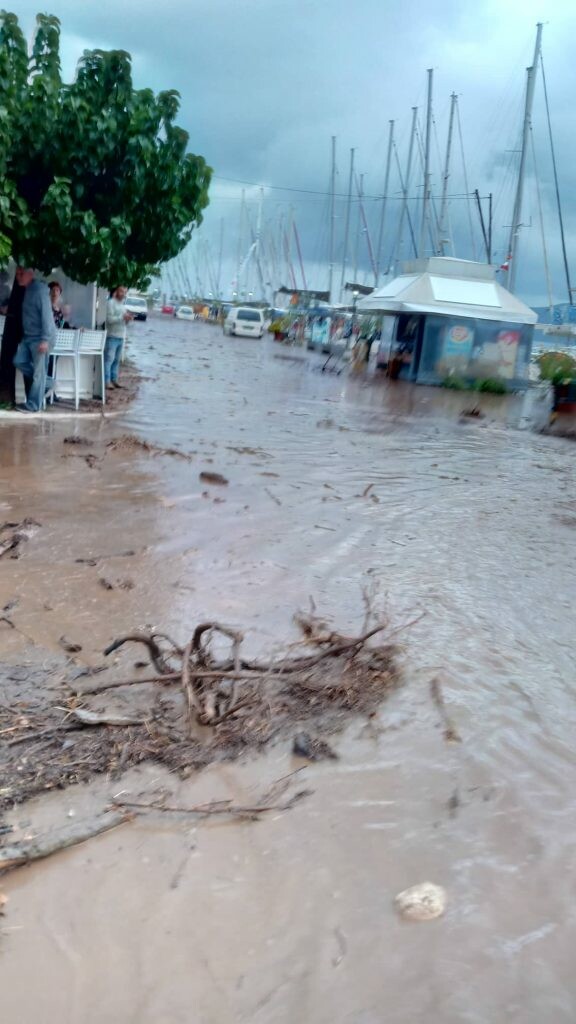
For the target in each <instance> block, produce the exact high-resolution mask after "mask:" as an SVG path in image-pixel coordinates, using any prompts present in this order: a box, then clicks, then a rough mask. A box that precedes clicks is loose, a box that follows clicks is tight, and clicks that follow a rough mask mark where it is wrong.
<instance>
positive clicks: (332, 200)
mask: <svg viewBox="0 0 576 1024" xmlns="http://www.w3.org/2000/svg"><path fill="white" fill-rule="evenodd" d="M335 223H336V136H335V135H333V136H332V170H331V173H330V252H329V257H328V263H329V267H328V302H332V278H333V275H334V228H335Z"/></svg>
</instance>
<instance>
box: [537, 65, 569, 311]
mask: <svg viewBox="0 0 576 1024" xmlns="http://www.w3.org/2000/svg"><path fill="white" fill-rule="evenodd" d="M540 67H541V70H542V84H543V86H544V101H545V104H546V120H547V122H548V137H549V139H550V154H551V156H552V169H553V172H554V189H555V192H556V207H557V209H558V222H559V225H560V241H561V243H562V257H563V260H564V273H565V275H566V287H567V288H568V302H569V304H570V305H571V306H572V305H574V289H573V288H572V284H571V281H570V267H569V265H568V253H567V252H566V235H565V233H564V218H563V216H562V203H561V202H560V186H559V184H558V168H557V166H556V150H555V147H554V136H553V134H552V120H551V118H550V105H549V103H548V87H547V85H546V73H545V71H544V58H543V56H542V50H540Z"/></svg>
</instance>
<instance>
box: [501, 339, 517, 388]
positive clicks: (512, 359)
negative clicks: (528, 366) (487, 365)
mask: <svg viewBox="0 0 576 1024" xmlns="http://www.w3.org/2000/svg"><path fill="white" fill-rule="evenodd" d="M519 342H520V331H500V332H499V333H498V338H497V345H498V373H499V376H500V377H506V378H508V379H510V378H511V377H513V376H514V370H515V367H516V358H517V355H518V344H519Z"/></svg>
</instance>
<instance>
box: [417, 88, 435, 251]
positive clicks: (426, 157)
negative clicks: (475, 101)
mask: <svg viewBox="0 0 576 1024" xmlns="http://www.w3.org/2000/svg"><path fill="white" fill-rule="evenodd" d="M427 74H428V103H427V113H426V147H425V150H424V198H423V202H422V223H421V225H420V244H419V246H418V256H419V257H420V259H422V257H423V256H424V243H425V240H426V229H427V227H428V207H429V205H430V135H431V131H432V86H433V82H434V71H433V69H432V68H428V72H427Z"/></svg>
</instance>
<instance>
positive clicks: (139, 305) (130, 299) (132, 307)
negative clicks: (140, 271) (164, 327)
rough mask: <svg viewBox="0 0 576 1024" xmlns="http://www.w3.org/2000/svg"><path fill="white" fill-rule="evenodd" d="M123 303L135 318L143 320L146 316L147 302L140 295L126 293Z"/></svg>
mask: <svg viewBox="0 0 576 1024" xmlns="http://www.w3.org/2000/svg"><path fill="white" fill-rule="evenodd" d="M124 305H125V307H126V309H127V310H128V312H129V313H132V316H133V317H134V319H135V320H145V319H146V317H147V316H148V303H147V302H146V299H144V298H142V296H141V295H127V296H126V301H125V303H124Z"/></svg>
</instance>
